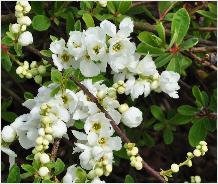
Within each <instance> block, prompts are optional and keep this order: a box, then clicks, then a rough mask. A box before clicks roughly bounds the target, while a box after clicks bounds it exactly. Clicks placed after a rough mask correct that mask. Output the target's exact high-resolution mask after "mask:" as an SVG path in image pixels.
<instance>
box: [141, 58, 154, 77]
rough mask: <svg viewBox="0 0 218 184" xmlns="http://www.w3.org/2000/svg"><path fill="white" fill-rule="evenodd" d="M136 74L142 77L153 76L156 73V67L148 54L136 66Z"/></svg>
mask: <svg viewBox="0 0 218 184" xmlns="http://www.w3.org/2000/svg"><path fill="white" fill-rule="evenodd" d="M137 73H138V74H142V75H144V76H149V75H154V74H155V73H157V69H156V65H155V63H154V61H153V60H152V57H151V56H150V55H149V54H147V55H146V56H145V57H144V58H143V59H142V60H141V61H139V63H138V66H137Z"/></svg>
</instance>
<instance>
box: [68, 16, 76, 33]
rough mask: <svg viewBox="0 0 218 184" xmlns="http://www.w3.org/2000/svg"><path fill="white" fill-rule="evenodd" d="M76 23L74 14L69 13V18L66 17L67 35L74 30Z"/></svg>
mask: <svg viewBox="0 0 218 184" xmlns="http://www.w3.org/2000/svg"><path fill="white" fill-rule="evenodd" d="M74 23H75V20H74V16H73V13H72V12H68V13H67V17H66V32H67V34H69V33H70V31H73V30H74Z"/></svg>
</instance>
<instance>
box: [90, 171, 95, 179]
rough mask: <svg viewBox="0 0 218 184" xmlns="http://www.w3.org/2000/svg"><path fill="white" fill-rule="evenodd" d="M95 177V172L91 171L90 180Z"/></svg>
mask: <svg viewBox="0 0 218 184" xmlns="http://www.w3.org/2000/svg"><path fill="white" fill-rule="evenodd" d="M95 177H96V174H95V171H94V170H91V171H89V173H88V178H90V179H93V178H95Z"/></svg>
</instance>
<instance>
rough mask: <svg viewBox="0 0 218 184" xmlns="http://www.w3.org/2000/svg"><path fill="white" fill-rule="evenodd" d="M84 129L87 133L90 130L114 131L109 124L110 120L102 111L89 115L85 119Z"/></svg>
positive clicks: (100, 131) (95, 131)
mask: <svg viewBox="0 0 218 184" xmlns="http://www.w3.org/2000/svg"><path fill="white" fill-rule="evenodd" d="M84 130H85V132H86V133H87V134H88V133H90V132H94V133H102V132H114V131H113V129H112V127H111V126H110V121H109V120H108V119H107V118H106V117H105V115H104V113H97V114H94V115H92V116H89V117H88V118H87V119H86V121H85V124H84Z"/></svg>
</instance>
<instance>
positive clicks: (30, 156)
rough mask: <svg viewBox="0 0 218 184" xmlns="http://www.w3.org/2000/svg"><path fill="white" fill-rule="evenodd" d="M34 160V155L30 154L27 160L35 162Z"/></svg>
mask: <svg viewBox="0 0 218 184" xmlns="http://www.w3.org/2000/svg"><path fill="white" fill-rule="evenodd" d="M33 159H34V154H30V155H28V156H27V157H26V160H33Z"/></svg>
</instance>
